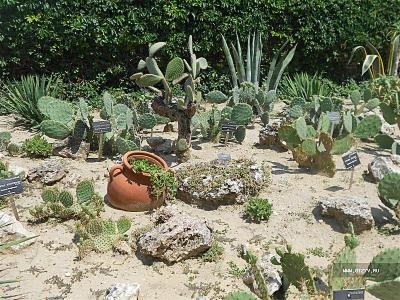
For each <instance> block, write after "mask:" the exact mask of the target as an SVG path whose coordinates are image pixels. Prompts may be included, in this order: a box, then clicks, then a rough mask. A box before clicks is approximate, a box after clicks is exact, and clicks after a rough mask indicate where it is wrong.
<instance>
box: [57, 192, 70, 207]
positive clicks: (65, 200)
mask: <svg viewBox="0 0 400 300" xmlns="http://www.w3.org/2000/svg"><path fill="white" fill-rule="evenodd" d="M58 200H59V201H60V202H61V203H62V205H64V206H65V207H71V206H72V204H74V197H73V196H72V194H71V193H70V192H68V191H62V192H61V193H60V194H59V195H58Z"/></svg>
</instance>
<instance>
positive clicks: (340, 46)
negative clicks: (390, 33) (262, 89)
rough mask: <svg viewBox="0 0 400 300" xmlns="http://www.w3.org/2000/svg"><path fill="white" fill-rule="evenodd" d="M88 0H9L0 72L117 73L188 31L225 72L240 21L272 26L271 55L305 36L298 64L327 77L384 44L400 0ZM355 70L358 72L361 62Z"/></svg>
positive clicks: (172, 50) (243, 25) (245, 26)
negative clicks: (359, 51)
mask: <svg viewBox="0 0 400 300" xmlns="http://www.w3.org/2000/svg"><path fill="white" fill-rule="evenodd" d="M86 4H87V5H82V4H81V2H80V1H73V0H60V1H36V0H13V1H2V3H1V4H0V15H1V16H2V20H1V21H2V26H1V27H0V36H1V38H2V43H1V45H0V57H1V63H0V66H1V67H0V68H1V69H0V72H1V74H2V75H3V76H4V75H7V76H8V75H12V76H19V75H20V74H22V73H25V72H37V73H39V72H40V73H44V72H64V71H68V73H69V74H70V76H71V77H74V78H85V79H94V78H96V77H97V75H98V74H99V73H104V74H106V77H107V79H108V81H114V80H115V78H117V79H118V78H122V77H123V76H126V75H128V76H129V75H130V74H131V73H132V72H131V71H132V68H133V67H132V61H138V60H139V58H140V57H142V56H143V54H144V53H146V51H147V45H148V44H149V43H153V42H154V41H165V42H167V44H168V45H169V46H168V49H167V51H166V53H165V56H166V57H174V56H179V55H180V54H182V53H183V52H184V51H185V48H186V37H187V36H189V35H190V34H192V35H193V37H194V39H195V40H196V41H198V45H197V47H196V51H198V52H200V53H202V54H203V55H204V57H205V58H206V59H207V60H208V61H209V62H210V65H211V66H212V68H214V70H217V71H218V74H222V73H224V74H226V73H225V72H221V69H222V68H225V64H224V63H223V62H224V60H225V59H224V54H223V52H222V50H221V48H220V45H221V38H220V36H219V33H223V34H225V35H226V38H227V39H229V40H232V39H234V38H235V31H238V32H239V33H241V34H242V35H245V34H247V33H248V32H250V31H252V30H254V29H257V30H258V31H259V32H260V33H261V34H263V35H264V36H266V37H267V36H268V43H265V44H264V45H265V53H266V55H270V54H271V53H272V52H273V50H276V49H273V48H277V47H278V45H280V44H281V43H282V42H283V41H285V40H286V39H288V38H290V39H291V40H292V41H296V42H298V43H299V47H298V51H297V53H296V56H295V58H294V61H293V62H292V68H293V69H295V70H303V71H307V72H310V73H314V72H315V71H317V70H318V69H320V71H325V72H326V73H327V74H328V75H329V76H330V77H331V76H332V77H333V76H335V77H342V76H344V75H346V70H345V68H346V63H347V61H348V59H349V55H350V52H351V49H352V48H353V47H354V46H356V45H364V44H365V43H366V42H367V41H369V42H371V43H372V44H374V45H375V46H376V47H377V48H378V49H382V48H383V47H385V46H386V45H387V42H388V39H389V37H388V38H387V40H385V39H384V38H383V36H384V34H382V32H383V31H385V30H386V29H388V27H389V26H390V25H392V23H394V22H395V21H397V19H398V16H399V14H400V6H399V5H398V0H388V1H385V2H382V1H380V0H365V1H363V3H362V5H360V2H359V1H343V0H309V1H303V0H293V1H281V0H279V1H278V0H271V1H258V0H249V1H237V0H218V1H217V0H211V1H194V0H179V1H178V0H171V1H165V0H154V1H131V0H120V1H114V0H89V1H87V2H86ZM155 7H156V8H157V13H156V14H155V13H154V8H155ZM215 24H218V29H216V26H215ZM216 45H218V46H217V47H216ZM160 61H164V60H163V59H161V60H160ZM165 61H166V60H165ZM349 71H350V72H352V73H353V74H359V73H360V72H359V67H358V66H357V65H356V64H354V65H351V66H349ZM210 72H213V70H212V69H210ZM211 80H213V81H219V80H220V77H219V76H216V77H211ZM206 84H209V83H207V82H206ZM210 85H212V84H210Z"/></svg>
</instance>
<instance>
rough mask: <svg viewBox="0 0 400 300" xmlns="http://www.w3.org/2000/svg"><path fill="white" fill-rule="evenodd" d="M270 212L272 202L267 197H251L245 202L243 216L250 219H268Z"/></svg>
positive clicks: (256, 220)
mask: <svg viewBox="0 0 400 300" xmlns="http://www.w3.org/2000/svg"><path fill="white" fill-rule="evenodd" d="M271 214H272V204H271V203H269V201H268V200H267V199H262V198H257V197H252V198H250V199H249V200H248V201H247V202H246V204H245V216H246V217H247V218H248V219H250V220H251V221H255V222H261V221H268V219H269V217H270V216H271Z"/></svg>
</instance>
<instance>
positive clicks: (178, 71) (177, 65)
mask: <svg viewBox="0 0 400 300" xmlns="http://www.w3.org/2000/svg"><path fill="white" fill-rule="evenodd" d="M184 71H185V65H184V64H183V60H182V59H181V58H179V57H175V58H174V59H172V60H171V61H170V62H169V63H168V65H167V69H166V71H165V79H166V80H168V81H173V80H175V79H178V78H179V77H181V76H182V74H183V72H184Z"/></svg>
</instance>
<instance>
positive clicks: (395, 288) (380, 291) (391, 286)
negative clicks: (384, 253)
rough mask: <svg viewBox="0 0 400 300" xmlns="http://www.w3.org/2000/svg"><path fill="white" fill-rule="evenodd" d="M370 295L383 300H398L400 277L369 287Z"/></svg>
mask: <svg viewBox="0 0 400 300" xmlns="http://www.w3.org/2000/svg"><path fill="white" fill-rule="evenodd" d="M367 291H368V293H370V294H371V295H373V296H375V297H376V298H378V299H382V300H398V299H399V291H400V277H398V278H396V279H394V280H387V281H382V282H377V283H374V284H372V285H369V286H368V287H367Z"/></svg>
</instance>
